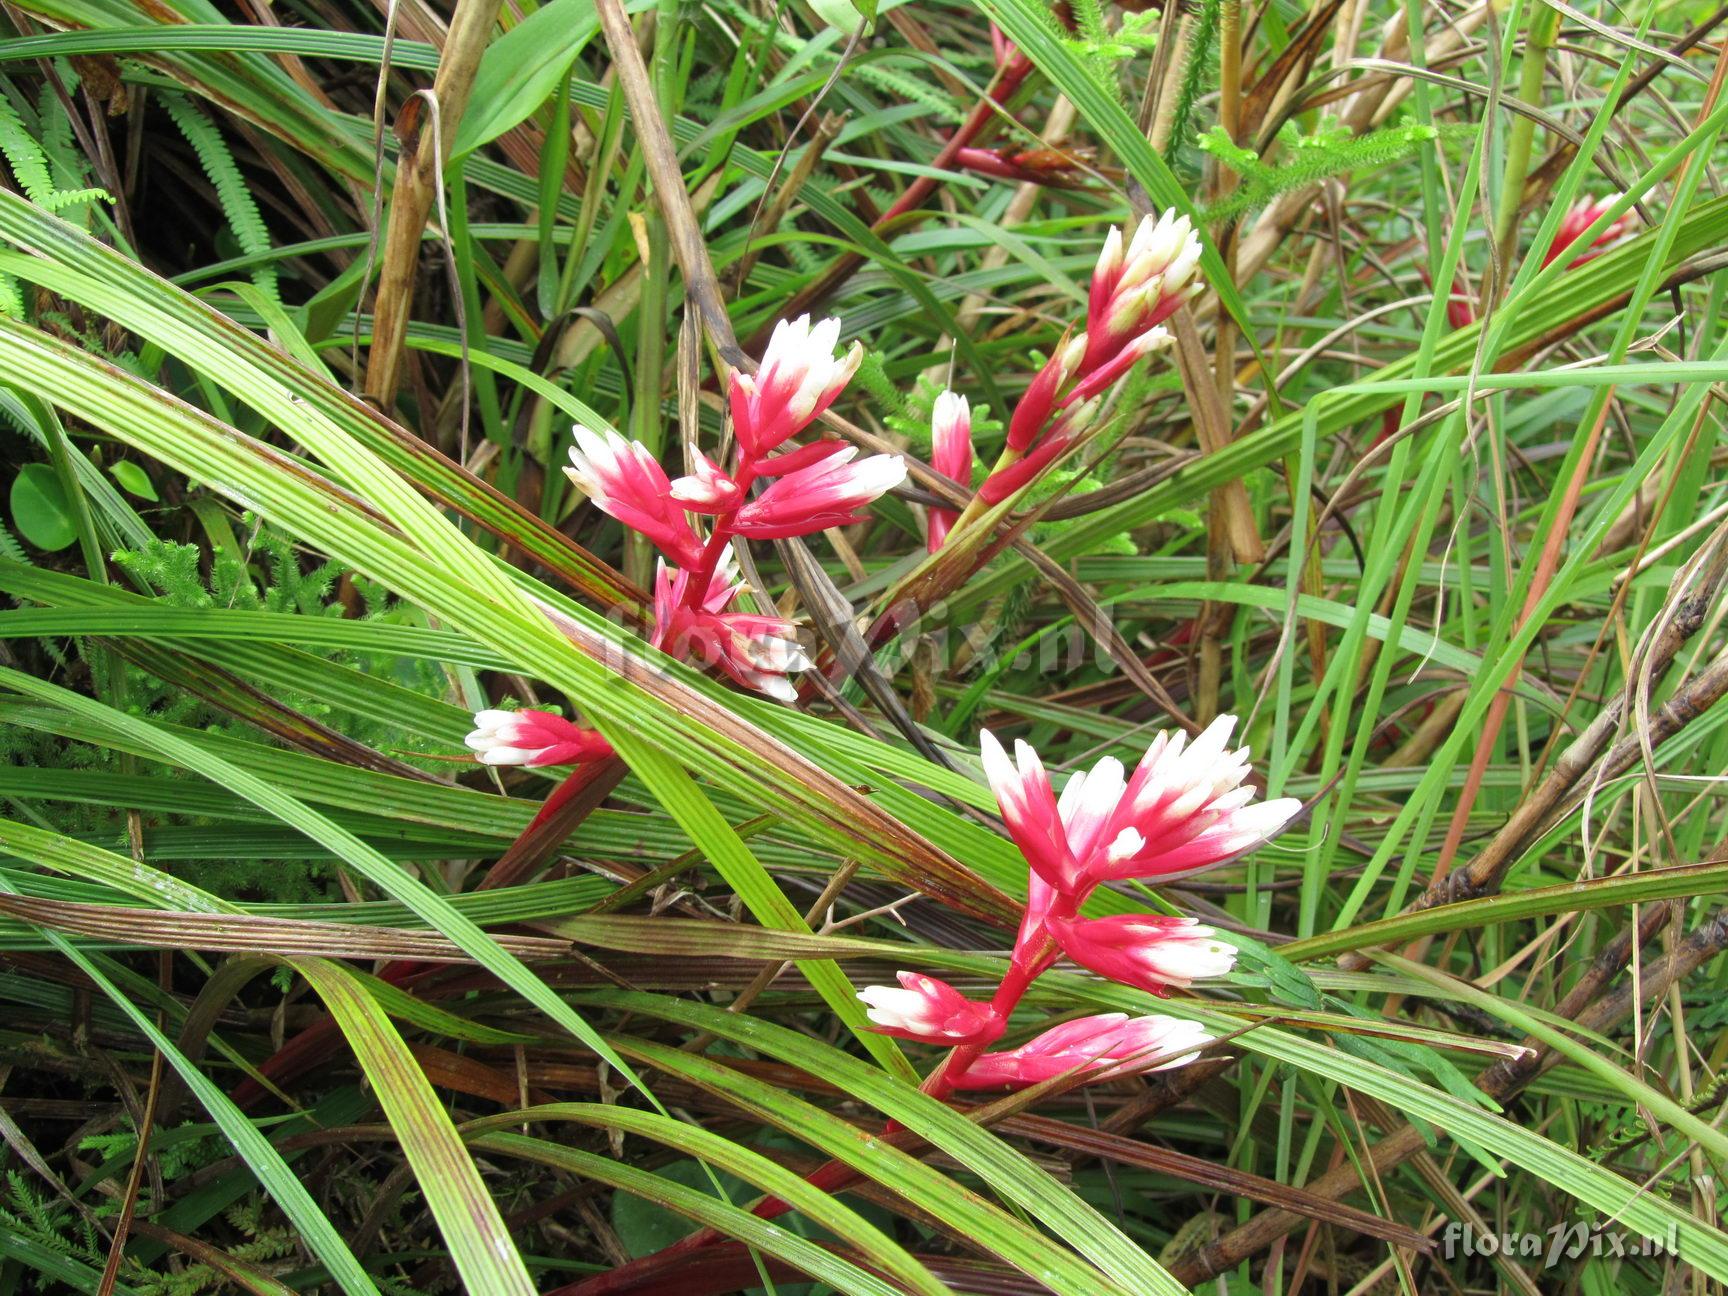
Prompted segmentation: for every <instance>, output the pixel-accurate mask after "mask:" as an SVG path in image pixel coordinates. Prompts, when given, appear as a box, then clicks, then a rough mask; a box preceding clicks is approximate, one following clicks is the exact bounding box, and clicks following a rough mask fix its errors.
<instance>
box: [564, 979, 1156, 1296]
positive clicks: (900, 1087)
mask: <svg viewBox="0 0 1728 1296" xmlns="http://www.w3.org/2000/svg"><path fill="white" fill-rule="evenodd" d="M583 1000H584V1001H586V1002H591V1003H596V1004H605V1005H606V1006H608V1007H612V1008H620V1009H624V1010H626V1011H629V1012H640V1013H643V1014H645V1015H646V1016H650V1017H658V1018H660V1019H662V1020H664V1021H672V1022H677V1023H679V1024H680V1025H683V1026H689V1027H691V1028H693V1029H695V1030H700V1031H707V1032H710V1033H712V1034H715V1035H718V1036H720V1037H721V1038H722V1039H728V1040H731V1041H732V1042H733V1043H735V1044H742V1045H743V1046H744V1047H746V1048H751V1049H756V1050H758V1051H759V1052H762V1053H765V1054H767V1055H768V1056H770V1057H775V1058H779V1059H780V1060H781V1061H782V1062H789V1063H791V1064H792V1065H793V1066H797V1067H802V1068H804V1069H805V1070H806V1071H808V1072H810V1073H811V1074H812V1075H816V1076H820V1077H822V1078H823V1079H825V1080H828V1081H830V1082H832V1083H833V1084H835V1085H837V1086H839V1087H840V1088H841V1089H842V1090H843V1091H845V1092H846V1093H848V1094H851V1095H852V1096H853V1097H854V1098H856V1099H859V1100H860V1101H862V1102H867V1103H869V1104H870V1105H871V1106H872V1107H874V1108H876V1110H878V1111H880V1112H882V1113H883V1114H884V1115H885V1116H889V1117H892V1118H893V1119H894V1120H897V1121H899V1122H900V1123H901V1124H902V1125H904V1126H906V1128H908V1129H910V1130H912V1131H913V1132H914V1133H915V1134H917V1135H919V1136H920V1137H921V1138H924V1139H927V1140H929V1142H930V1143H932V1144H934V1145H935V1146H936V1147H938V1148H940V1149H941V1150H942V1151H944V1152H946V1153H947V1154H948V1155H949V1156H951V1157H953V1158H954V1159H955V1160H957V1161H959V1162H960V1163H961V1164H962V1165H964V1166H966V1168H967V1169H969V1170H971V1171H972V1172H973V1173H974V1174H976V1175H978V1176H979V1178H981V1179H983V1180H984V1182H985V1183H987V1184H989V1185H990V1187H991V1189H992V1190H993V1191H995V1192H996V1193H997V1194H999V1195H1000V1196H1001V1197H1002V1198H1003V1199H1004V1200H1006V1201H1010V1202H1013V1203H1014V1204H1015V1205H1016V1206H1019V1207H1020V1208H1021V1209H1023V1210H1026V1211H1028V1212H1030V1213H1031V1214H1033V1215H1034V1216H1035V1217H1036V1218H1038V1219H1040V1220H1042V1221H1043V1222H1044V1223H1045V1224H1047V1225H1048V1226H1049V1227H1050V1228H1051V1229H1052V1230H1054V1231H1055V1232H1056V1233H1057V1235H1058V1236H1060V1237H1061V1238H1062V1239H1063V1240H1064V1241H1066V1242H1067V1243H1068V1244H1069V1245H1070V1246H1072V1247H1073V1248H1074V1249H1075V1250H1076V1251H1078V1252H1080V1254H1081V1255H1083V1256H1085V1257H1086V1258H1087V1259H1088V1260H1090V1261H1091V1262H1092V1263H1093V1264H1095V1265H1097V1266H1098V1268H1099V1269H1100V1270H1102V1271H1103V1272H1104V1273H1105V1274H1106V1275H1108V1276H1109V1277H1110V1278H1111V1279H1112V1280H1114V1281H1115V1282H1117V1283H1119V1284H1121V1286H1122V1288H1123V1289H1124V1290H1125V1291H1127V1292H1132V1293H1135V1296H1141V1294H1142V1293H1162V1294H1164V1296H1178V1294H1179V1293H1181V1292H1182V1290H1183V1289H1182V1287H1181V1286H1180V1285H1179V1284H1178V1283H1177V1282H1176V1281H1175V1279H1173V1278H1171V1276H1170V1275H1169V1274H1168V1273H1166V1272H1165V1271H1164V1269H1163V1268H1161V1267H1160V1266H1159V1265H1158V1264H1157V1263H1156V1262H1155V1261H1154V1260H1152V1258H1151V1257H1149V1256H1148V1255H1147V1254H1146V1253H1145V1252H1144V1251H1142V1250H1141V1249H1140V1248H1139V1247H1138V1246H1136V1245H1135V1244H1134V1243H1133V1242H1132V1241H1131V1240H1130V1239H1129V1238H1128V1237H1126V1236H1125V1235H1124V1234H1123V1233H1122V1231H1121V1230H1120V1229H1118V1228H1117V1227H1116V1226H1115V1225H1114V1224H1112V1223H1111V1222H1110V1221H1109V1220H1107V1219H1105V1218H1104V1217H1103V1216H1102V1215H1100V1214H1099V1213H1098V1212H1097V1211H1096V1210H1094V1209H1093V1208H1092V1207H1091V1206H1089V1205H1088V1204H1087V1203H1085V1202H1084V1201H1082V1200H1081V1199H1080V1198H1079V1197H1077V1196H1076V1195H1075V1194H1074V1193H1073V1192H1072V1191H1071V1190H1070V1189H1068V1188H1067V1187H1065V1186H1064V1185H1063V1184H1061V1183H1059V1182H1058V1181H1057V1180H1056V1179H1055V1178H1053V1177H1052V1176H1051V1175H1050V1174H1049V1173H1048V1172H1047V1171H1045V1170H1044V1169H1042V1168H1041V1167H1040V1166H1038V1165H1037V1163H1036V1162H1034V1161H1032V1160H1030V1159H1029V1158H1027V1157H1025V1156H1024V1155H1022V1154H1021V1153H1020V1152H1018V1151H1016V1150H1015V1149H1014V1148H1012V1147H1010V1146H1009V1145H1008V1144H1007V1143H1004V1142H1003V1141H1002V1140H1001V1139H999V1138H997V1137H996V1136H995V1135H994V1134H991V1133H989V1132H988V1131H986V1130H982V1129H980V1128H979V1127H978V1126H976V1125H974V1124H973V1123H972V1122H971V1121H969V1120H967V1119H966V1118H965V1117H964V1116H962V1115H961V1114H960V1113H959V1112H957V1111H955V1110H954V1109H953V1108H952V1107H949V1106H947V1105H946V1104H944V1103H941V1102H938V1101H937V1100H936V1099H934V1098H932V1097H930V1096H929V1095H928V1094H926V1093H923V1092H921V1091H920V1090H918V1089H916V1088H914V1087H913V1086H911V1085H909V1084H907V1083H905V1082H904V1081H901V1080H897V1079H895V1078H894V1077H892V1076H889V1075H885V1074H883V1073H882V1072H881V1071H878V1070H876V1069H875V1068H874V1067H871V1066H869V1065H868V1064H866V1063H864V1062H862V1061H860V1060H859V1059H858V1058H855V1057H852V1056H850V1055H848V1054H846V1053H842V1052H841V1051H840V1050H839V1049H837V1048H835V1047H834V1046H833V1045H831V1044H826V1043H822V1042H820V1041H817V1040H813V1039H811V1038H809V1037H808V1036H806V1035H802V1034H800V1033H798V1032H797V1031H793V1030H788V1029H787V1028H786V1027H784V1026H776V1025H774V1024H772V1023H770V1022H765V1021H759V1020H757V1019H755V1018H751V1017H746V1016H743V1015H741V1014H738V1013H729V1012H725V1011H723V1010H721V1009H718V1008H714V1007H711V1006H710V1005H708V1004H699V1003H689V1002H685V1001H681V1000H677V999H669V998H666V997H664V996H662V995H652V994H642V993H636V992H631V991H616V992H612V991H603V992H600V993H597V994H593V995H584V996H583Z"/></svg>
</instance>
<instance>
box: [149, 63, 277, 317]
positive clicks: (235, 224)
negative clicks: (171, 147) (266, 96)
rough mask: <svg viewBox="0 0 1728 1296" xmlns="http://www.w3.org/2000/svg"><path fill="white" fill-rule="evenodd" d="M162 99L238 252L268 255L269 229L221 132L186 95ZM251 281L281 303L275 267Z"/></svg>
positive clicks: (256, 272)
mask: <svg viewBox="0 0 1728 1296" xmlns="http://www.w3.org/2000/svg"><path fill="white" fill-rule="evenodd" d="M162 99H163V102H164V103H166V104H167V106H168V115H169V116H170V117H172V118H173V119H174V124H175V125H176V126H178V127H179V128H180V133H181V134H182V135H184V136H185V137H186V142H187V143H188V144H190V145H191V146H192V150H193V152H195V153H197V155H198V164H199V165H200V166H201V167H203V168H204V174H205V175H206V176H208V177H209V178H210V183H211V184H212V185H214V186H215V187H216V199H217V201H218V202H219V203H221V205H222V214H223V216H225V217H226V218H227V220H228V228H229V229H230V230H232V231H233V232H234V239H235V241H236V242H237V243H239V245H240V250H241V251H242V252H243V253H245V254H246V255H247V256H259V255H262V254H263V253H265V252H268V251H269V250H270V231H269V228H268V227H267V226H266V225H265V224H264V217H263V216H262V215H260V214H259V211H258V204H257V203H256V202H254V201H253V199H252V191H251V189H250V188H249V187H248V186H247V184H246V178H245V177H244V176H242V175H241V174H240V166H239V164H238V163H237V162H235V161H234V154H233V153H232V152H230V151H229V148H228V142H227V141H226V140H224V139H223V138H222V132H221V131H219V130H218V129H217V128H216V125H215V123H214V122H212V121H211V120H210V119H209V118H208V117H206V116H205V115H204V113H203V112H202V111H201V110H200V109H199V108H198V106H197V105H196V104H194V103H193V102H192V101H191V100H190V99H189V98H187V97H186V96H185V95H182V94H164V95H163V96H162ZM252 282H253V283H255V284H257V285H258V288H259V290H260V291H261V292H266V293H269V294H270V296H271V297H273V298H277V299H278V300H280V297H279V294H278V293H277V290H276V267H275V266H273V265H261V266H259V267H258V268H257V269H255V270H253V271H252Z"/></svg>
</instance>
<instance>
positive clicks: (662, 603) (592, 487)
mask: <svg viewBox="0 0 1728 1296" xmlns="http://www.w3.org/2000/svg"><path fill="white" fill-rule="evenodd" d="M839 340H840V321H839V320H837V319H825V320H822V321H821V322H820V323H817V324H814V325H812V324H811V322H810V317H809V316H808V315H805V316H802V317H800V318H799V319H796V320H793V321H791V322H787V321H784V320H782V321H781V322H780V323H779V324H778V325H777V326H776V327H775V329H774V333H773V336H772V337H771V338H770V339H769V342H768V348H767V351H766V352H765V353H764V355H763V357H762V364H761V367H760V368H759V369H758V370H757V372H756V373H755V375H754V376H752V375H750V374H745V373H739V372H737V371H734V372H733V373H732V374H731V375H730V388H729V393H728V396H729V401H730V408H731V412H732V430H733V435H734V439H735V440H736V442H737V446H738V453H737V457H736V461H735V462H734V463H733V464H732V465H731V467H730V468H726V467H723V466H722V465H720V464H718V463H716V462H715V461H714V460H713V459H711V458H709V457H708V456H707V455H706V454H704V453H703V452H702V451H701V450H699V449H697V448H696V447H694V446H692V447H691V448H690V450H691V453H690V462H691V465H692V469H691V471H690V472H689V473H687V474H686V475H684V476H682V477H679V478H677V479H676V480H675V481H674V480H668V478H667V476H666V473H665V470H664V469H662V468H661V466H660V464H659V462H658V461H657V460H656V459H655V457H654V455H653V454H652V453H651V452H650V451H649V450H648V448H647V447H646V446H644V445H642V444H641V443H640V442H635V441H626V440H624V438H623V437H621V436H619V435H618V434H617V433H615V432H595V431H592V430H590V429H588V428H580V427H579V428H577V429H576V444H575V445H574V446H573V447H572V448H571V450H570V466H569V467H567V468H566V469H565V470H564V471H565V473H566V474H567V475H568V476H569V478H570V480H571V481H572V482H574V483H575V484H576V486H577V487H578V488H579V489H580V490H581V491H582V492H583V494H585V495H587V496H588V498H589V499H590V500H592V501H593V503H594V506H595V507H596V508H598V509H600V510H601V511H602V512H604V513H606V514H609V515H610V516H612V517H614V518H616V519H618V521H620V522H622V523H624V525H625V526H628V527H629V528H631V529H632V530H633V531H635V532H637V533H638V534H639V535H642V536H645V537H647V539H648V540H649V542H650V543H652V544H653V545H654V547H655V548H657V549H658V550H659V551H660V552H661V554H663V555H664V561H663V562H662V563H661V565H660V568H659V572H658V575H657V577H656V580H655V586H654V630H653V642H654V644H655V646H656V647H660V648H663V649H665V650H666V651H668V652H671V653H673V654H674V655H676V656H679V657H683V658H686V659H693V660H701V661H705V662H707V663H709V664H711V665H714V666H716V667H718V668H719V669H720V670H722V671H724V672H725V673H726V674H727V675H728V676H730V677H731V678H732V679H734V680H736V681H737V682H738V683H739V684H742V685H744V686H745V687H746V688H751V689H755V690H757V691H759V692H762V693H766V694H768V695H769V696H771V697H775V698H779V699H781V700H783V701H791V700H792V699H793V698H795V697H796V696H797V694H796V690H795V689H794V688H793V686H792V684H791V682H790V680H789V679H788V678H787V677H788V675H789V674H790V673H791V672H793V671H798V670H804V669H807V668H808V667H809V665H810V662H809V659H808V658H807V657H806V656H805V654H804V652H803V649H802V648H800V647H799V644H798V636H797V632H796V630H795V628H794V627H793V626H792V624H791V623H790V622H788V621H785V620H783V619H782V618H780V617H776V616H764V615H758V614H755V613H750V612H744V611H739V610H736V608H735V606H734V605H735V604H736V603H737V601H738V599H739V596H740V595H741V594H742V593H743V592H744V587H743V585H742V583H740V582H737V581H736V580H735V578H734V576H733V574H732V569H731V567H730V565H729V563H728V562H727V557H728V554H729V553H730V542H731V540H733V539H734V538H738V537H742V538H745V539H754V540H777V539H787V538H790V537H794V536H805V535H811V534H813V533H814V532H817V531H825V530H827V529H829V528H830V527H841V526H850V525H851V524H853V523H855V522H860V521H862V520H863V519H864V516H865V512H864V511H865V510H866V509H867V508H868V507H869V505H870V503H871V501H873V500H874V499H876V498H877V497H878V496H879V495H881V494H883V493H884V492H885V491H889V490H892V489H893V488H894V487H895V486H897V485H899V484H900V482H901V481H902V480H903V479H904V478H905V476H906V465H905V463H904V462H903V461H902V460H901V458H900V456H898V455H870V456H867V457H865V458H862V459H860V458H858V451H857V449H856V448H855V447H853V446H849V445H845V444H843V443H842V442H839V441H832V440H817V441H814V442H812V443H810V444H808V445H803V446H797V447H793V448H790V449H788V448H785V447H786V446H787V443H788V442H790V441H791V440H792V438H794V437H796V436H797V435H798V434H799V433H801V432H803V431H804V430H805V429H806V428H807V427H809V426H810V424H811V423H812V422H814V421H815V420H816V419H817V418H818V417H819V416H820V415H821V414H822V412H823V411H824V410H826V409H827V408H828V407H829V406H830V405H831V404H833V403H834V400H835V398H836V397H837V396H839V395H840V393H841V392H842V391H843V390H844V389H845V387H846V384H847V383H848V382H850V381H851V379H852V375H853V374H854V373H856V372H857V369H858V365H859V362H860V361H861V360H862V359H863V348H862V347H860V346H859V345H858V344H857V343H853V344H852V347H851V348H850V349H849V350H848V351H847V352H846V353H845V354H844V355H841V356H836V355H835V354H834V349H835V347H836V345H838V343H839ZM758 480H761V481H764V482H766V483H767V484H766V486H764V487H763V489H762V490H761V492H760V493H759V494H756V495H755V496H754V497H752V495H751V489H752V487H754V486H755V485H756V483H757V481H758ZM692 514H695V515H697V516H702V517H708V518H711V519H712V523H711V525H710V526H709V529H708V532H707V535H706V536H704V535H703V534H702V533H701V531H700V530H699V529H698V527H697V525H696V524H695V523H694V522H693V521H692V518H691V515H692ZM668 564H670V565H668Z"/></svg>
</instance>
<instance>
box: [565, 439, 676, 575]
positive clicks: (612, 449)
mask: <svg viewBox="0 0 1728 1296" xmlns="http://www.w3.org/2000/svg"><path fill="white" fill-rule="evenodd" d="M575 432H576V444H575V445H573V446H571V447H570V465H569V467H567V468H565V469H564V475H565V476H567V477H568V478H570V480H571V481H573V482H575V483H576V487H577V489H578V490H580V491H581V492H582V493H583V494H584V495H586V496H587V497H588V498H589V499H591V500H592V501H594V507H595V508H597V509H599V510H600V511H601V512H602V513H605V514H607V515H608V516H611V517H614V518H617V519H618V521H620V522H622V523H623V524H624V525H625V526H627V527H629V528H630V529H631V530H632V531H637V532H640V533H641V534H642V535H645V536H647V537H648V539H649V540H650V541H651V542H652V543H653V544H654V547H655V548H657V549H659V550H660V552H661V553H663V554H665V555H666V556H667V557H668V558H670V559H671V560H672V561H673V562H675V563H678V564H679V565H680V566H684V567H689V566H694V565H695V564H696V563H698V562H700V561H701V558H702V542H701V540H699V539H698V538H697V536H696V532H695V530H694V529H692V527H691V526H690V519H689V518H688V517H686V516H685V514H684V510H683V509H682V508H680V507H679V506H678V504H677V503H676V502H675V501H674V500H673V498H672V485H671V483H670V482H669V481H667V480H666V473H665V470H664V469H662V468H661V467H660V465H659V463H658V462H657V461H656V460H655V458H654V456H653V454H652V453H650V452H649V450H648V447H647V446H645V445H643V444H641V443H640V442H638V441H626V440H625V439H624V438H623V437H621V436H619V435H618V434H617V433H616V432H595V431H593V430H592V429H590V428H585V427H581V426H578V427H577V428H576V429H575Z"/></svg>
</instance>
